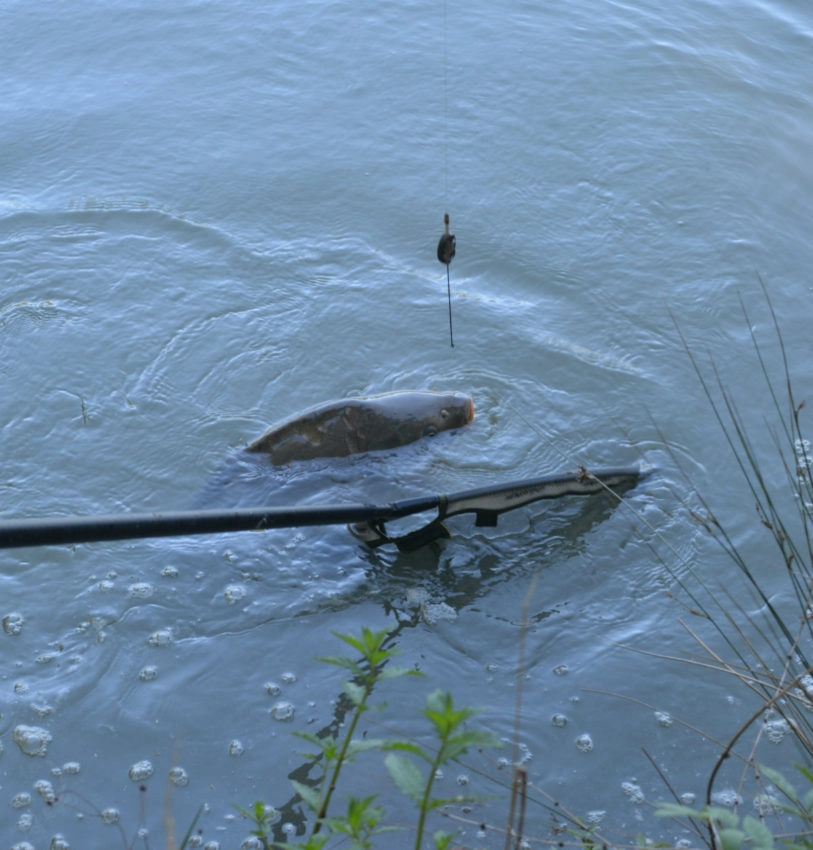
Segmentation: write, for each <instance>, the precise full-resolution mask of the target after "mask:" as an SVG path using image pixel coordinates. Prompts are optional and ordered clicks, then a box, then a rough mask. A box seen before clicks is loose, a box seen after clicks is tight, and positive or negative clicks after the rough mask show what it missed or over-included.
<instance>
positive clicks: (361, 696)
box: [342, 682, 367, 708]
mask: <svg viewBox="0 0 813 850" xmlns="http://www.w3.org/2000/svg"><path fill="white" fill-rule="evenodd" d="M342 690H343V691H344V692H345V693H346V694H347V696H349V697H350V701H351V702H352V703H353V705H354V706H356V708H361V707H362V706H363V705H364V700H365V699H366V698H367V689H366V688H362V687H361V686H360V685H357V684H356V683H355V682H345V683H344V685H342Z"/></svg>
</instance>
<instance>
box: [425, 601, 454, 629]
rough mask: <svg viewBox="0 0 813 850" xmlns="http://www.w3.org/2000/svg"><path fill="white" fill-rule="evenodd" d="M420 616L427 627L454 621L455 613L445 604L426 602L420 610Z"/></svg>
mask: <svg viewBox="0 0 813 850" xmlns="http://www.w3.org/2000/svg"><path fill="white" fill-rule="evenodd" d="M421 616H422V618H423V621H424V622H425V623H426V624H427V625H429V626H434V625H435V623H439V622H441V621H442V620H446V621H447V622H451V621H452V620H456V619H457V611H455V609H454V608H452V606H451V605H447V604H446V603H445V602H427V603H425V604H424V606H423V608H422V609H421Z"/></svg>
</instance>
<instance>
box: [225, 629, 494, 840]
mask: <svg viewBox="0 0 813 850" xmlns="http://www.w3.org/2000/svg"><path fill="white" fill-rule="evenodd" d="M335 634H336V637H338V638H339V639H340V640H342V641H344V642H345V643H346V644H347V645H348V646H350V647H352V648H353V649H354V650H356V652H358V653H359V655H360V658H351V657H348V656H329V657H323V658H320V659H318V660H319V661H322V662H324V663H326V664H331V665H335V666H338V667H342V668H344V669H345V670H348V671H349V672H350V674H351V678H350V679H349V680H348V681H346V682H345V683H344V685H343V693H344V695H345V697H346V698H347V699H348V700H349V702H350V705H351V707H352V711H351V712H350V714H349V721H348V722H347V729H346V732H345V733H344V735H343V736H342V737H337V736H336V735H333V734H329V735H325V736H322V737H320V736H319V735H314V734H310V733H306V732H296V733H294V734H296V735H297V736H298V737H301V738H303V739H304V740H306V741H308V743H310V744H312V745H313V746H314V747H315V748H316V750H317V751H316V752H315V753H312V754H310V755H309V758H310V759H311V760H312V761H313V762H319V761H321V762H322V775H321V777H320V779H319V780H317V781H316V782H315V783H313V784H306V783H305V782H300V781H294V780H292V784H293V786H294V788H295V790H296V792H297V793H298V794H299V796H300V798H301V799H302V801H303V802H304V803H305V805H306V806H307V807H308V808H309V809H310V810H311V811H312V812H313V813H314V819H313V827H312V829H311V832H310V834H309V835H308V836H307V837H306V839H305V840H304V841H301V842H298V843H296V844H286V845H284V846H286V847H295V848H297V850H320V848H322V847H324V846H325V845H326V844H327V842H328V841H329V840H330V838H331V837H334V836H335V837H336V838H337V840H338V839H343V840H344V841H345V842H347V844H348V845H349V846H350V847H352V848H353V849H354V850H370V848H373V847H374V846H375V844H374V842H375V839H376V838H377V837H378V836H380V835H382V834H383V833H386V832H390V831H392V830H394V829H397V828H399V827H394V826H391V825H386V824H385V823H384V818H385V811H384V808H383V807H382V806H380V805H377V804H376V799H377V797H376V795H370V796H367V797H363V798H360V797H358V796H355V795H353V794H348V796H347V800H346V807H345V809H344V811H342V812H340V813H338V814H334V813H333V812H332V808H335V807H332V803H333V797H334V793H335V791H336V789H337V786H338V783H339V780H340V776H341V775H342V773H343V769H344V767H345V766H346V765H347V764H349V763H351V762H352V761H354V759H355V758H356V757H357V756H358V755H360V754H361V753H364V752H368V751H370V750H377V751H379V752H386V753H387V755H386V757H385V759H384V764H385V766H386V768H387V770H388V772H389V774H390V776H391V777H392V779H393V781H394V782H395V784H396V786H397V788H398V789H399V790H400V791H401V792H403V793H404V794H405V795H406V796H407V797H409V798H410V799H411V800H412V801H413V802H414V803H415V804H416V806H417V807H418V823H417V827H416V829H415V848H416V850H419V848H420V847H421V845H422V842H423V836H424V832H425V829H426V819H427V816H428V815H429V814H430V813H431V812H432V811H434V810H436V809H437V808H439V807H440V806H443V805H445V804H447V803H450V802H455V803H459V802H462V801H464V800H465V799H466V798H465V797H463V796H461V795H457V796H455V797H454V798H453V799H440V798H435V797H433V796H432V789H433V786H434V782H435V778H436V776H437V774H438V771H439V770H440V769H441V768H442V767H443V765H446V764H448V763H449V762H452V761H455V760H457V759H459V758H460V757H461V756H462V755H464V754H465V753H466V752H467V751H468V750H469V749H471V748H473V747H484V746H490V745H493V744H494V743H495V741H494V738H493V737H492V736H491V735H490V734H488V733H485V732H481V731H477V730H471V729H468V728H467V727H466V721H467V720H469V718H471V717H472V715H473V714H475V710H474V709H473V708H457V707H455V705H454V700H453V699H452V696H451V694H448V693H445V692H443V691H440V690H436V691H434V692H432V693H431V694H429V696H428V697H427V700H426V706H425V708H424V709H423V710H422V711H423V714H424V716H425V717H426V718H427V719H428V720H429V722H430V727H431V730H432V732H433V734H434V738H435V740H436V744H435V745H434V746H422V745H421V744H418V743H415V742H414V741H408V740H400V739H382V738H362V739H359V738H356V737H355V732H356V728H357V726H358V723H359V720H360V718H361V717H362V715H363V714H364V713H365V712H367V711H370V710H380V709H382V708H384V707H385V705H384V704H378V705H375V706H373V705H371V703H370V699H371V696H372V693H373V690H374V689H375V687H376V686H377V685H378V684H379V683H380V682H382V681H384V680H387V679H392V678H394V677H397V676H404V675H420V674H419V673H417V672H416V671H414V670H409V669H406V668H403V667H397V666H395V665H393V664H391V663H390V662H391V660H392V658H393V656H394V655H395V650H392V649H388V648H387V646H386V644H387V640H388V638H389V636H390V632H389V630H388V629H382V630H380V631H374V630H372V629H369V628H367V627H366V626H365V627H363V628H362V630H361V634H360V635H358V636H353V635H348V634H339V633H335ZM411 756H415V757H417V758H418V759H419V760H421V761H423V762H425V763H426V765H427V767H428V769H427V770H426V771H425V772H422V771H421V770H420V769H419V767H418V765H417V764H416V763H415V761H414V760H413V759H412V758H411ZM237 808H238V810H239V811H240V813H241V814H242V815H243V817H245V818H246V819H248V820H249V821H251V823H252V824H253V826H254V829H253V830H252V832H251V834H252V835H254V836H255V837H257V838H258V839H259V840H260V841H261V842H262V846H263V848H264V850H269V848H271V847H275V846H283V845H277V844H275V842H274V841H273V831H272V823H273V820H274V816H275V815H276V812H275V810H273V809H270V808H269V807H267V806H266V805H265V804H264V803H263V802H256V803H254V805H253V806H251V807H250V808H242V807H239V806H238V807H237ZM452 838H453V835H451V834H449V833H446V832H442V831H437V832H435V833H434V834H433V836H432V840H433V843H434V845H435V847H436V848H438V850H443V848H446V847H448V846H449V845H450V843H451V840H452Z"/></svg>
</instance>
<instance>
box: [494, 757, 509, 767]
mask: <svg viewBox="0 0 813 850" xmlns="http://www.w3.org/2000/svg"><path fill="white" fill-rule="evenodd" d="M506 767H511V759H509V758H506V757H505V756H500V757H499V758H498V759H497V770H505V768H506Z"/></svg>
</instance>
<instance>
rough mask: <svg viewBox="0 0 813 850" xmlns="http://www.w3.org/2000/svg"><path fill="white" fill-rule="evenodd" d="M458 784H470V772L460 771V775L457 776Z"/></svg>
mask: <svg viewBox="0 0 813 850" xmlns="http://www.w3.org/2000/svg"><path fill="white" fill-rule="evenodd" d="M457 784H458V785H468V784H469V777H468V774H466V773H459V774H458V776H457Z"/></svg>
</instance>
